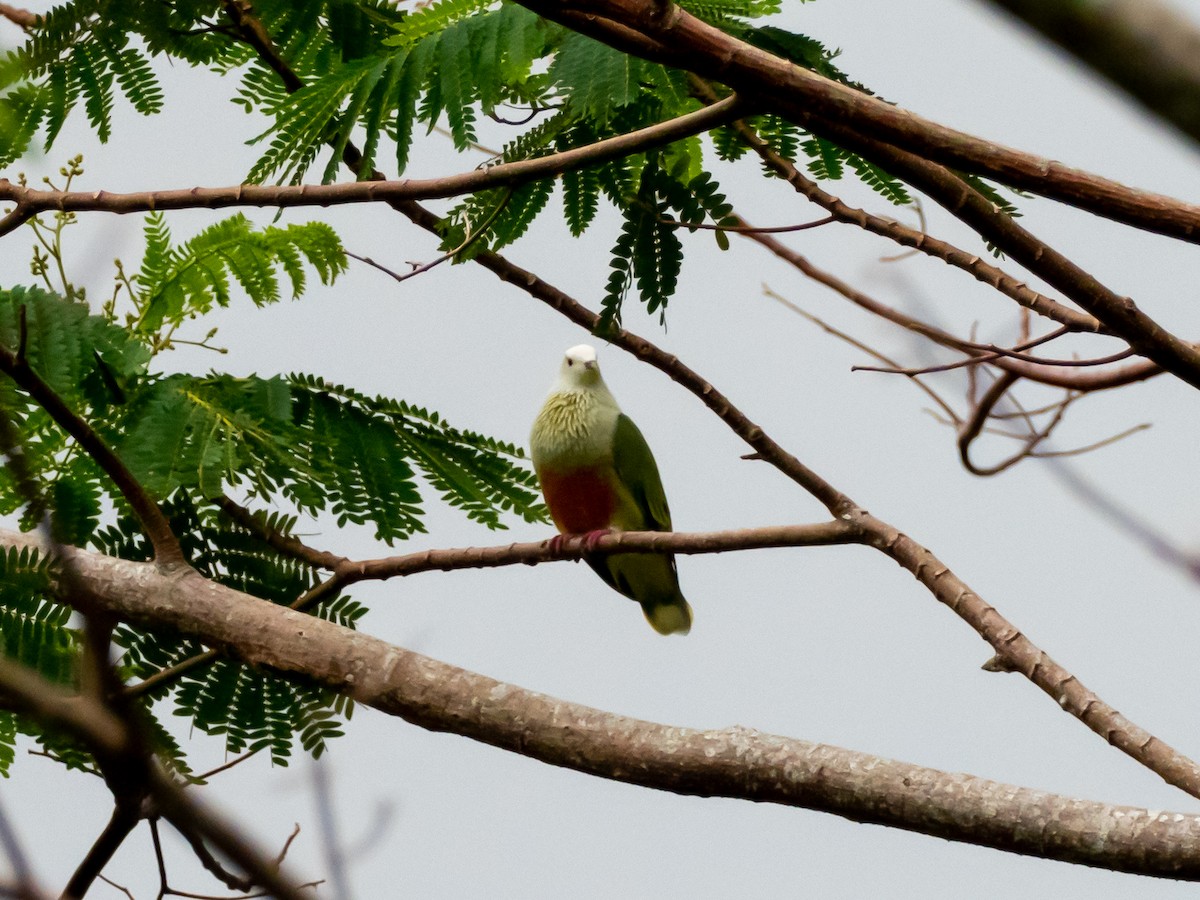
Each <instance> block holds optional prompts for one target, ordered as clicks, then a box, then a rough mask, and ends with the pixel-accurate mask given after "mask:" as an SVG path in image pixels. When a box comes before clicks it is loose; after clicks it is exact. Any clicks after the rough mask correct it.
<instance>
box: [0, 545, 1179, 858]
mask: <svg viewBox="0 0 1200 900" xmlns="http://www.w3.org/2000/svg"><path fill="white" fill-rule="evenodd" d="M35 543H36V542H35V540H34V539H32V538H30V537H28V536H26V535H20V534H15V533H12V532H0V546H4V547H28V546H31V545H33V544H35ZM71 558H72V560H73V563H74V565H75V566H76V567H77V569H78V571H79V572H81V573H82V574H83V576H84V577H85V578H87V579H88V582H89V583H90V584H91V585H93V586H94V588H95V590H96V592H97V595H98V596H99V597H100V598H101V600H102V601H103V602H104V603H105V604H106V606H107V607H108V608H109V609H110V610H111V612H112V613H113V614H115V615H118V616H120V617H121V618H124V619H127V620H129V621H134V622H146V623H149V622H153V623H154V624H155V625H157V626H162V625H167V626H169V627H172V628H177V629H179V630H180V631H183V632H184V633H187V634H191V635H193V636H195V637H198V638H200V639H201V640H203V641H204V642H205V643H209V644H212V645H214V646H217V647H220V648H222V649H223V650H224V651H225V652H226V653H229V654H230V655H233V656H236V657H238V658H240V659H243V660H245V661H246V662H249V663H252V664H254V665H261V666H268V667H271V668H274V669H276V670H278V671H282V672H293V673H303V674H304V675H305V676H307V677H311V678H314V679H316V680H317V681H319V682H320V683H322V684H324V685H325V686H327V687H329V688H332V689H334V690H339V691H343V692H346V693H349V694H352V695H353V696H354V697H355V698H356V699H357V700H358V701H359V702H362V703H365V704H367V705H370V706H373V707H375V708H376V709H379V710H381V711H383V712H386V713H389V714H391V715H396V716H400V717H401V718H404V719H407V720H408V721H410V722H413V723H414V724H417V725H420V726H422V727H424V728H429V729H431V730H435V731H449V732H454V733H457V734H462V735H465V736H467V737H471V738H474V739H476V740H479V741H483V742H485V743H488V744H492V745H494V746H497V747H501V748H503V749H507V750H511V751H513V752H516V753H521V754H523V755H525V756H529V757H532V758H534V759H539V760H542V761H544V762H548V763H551V764H554V765H560V766H565V767H568V768H572V769H575V770H577V771H581V772H586V773H588V774H592V775H597V776H600V777H604V778H610V779H613V780H617V781H625V782H628V783H631V784H638V785H642V786H644V787H652V788H655V789H658V790H665V791H672V792H674V793H679V794H689V795H697V796H705V797H710V796H721V797H733V798H742V799H748V800H757V801H765V802H770V803H780V804H785V805H789V806H800V807H805V808H809V809H816V810H821V811H825V812H830V813H834V814H836V815H840V816H845V817H846V818H850V819H853V820H855V821H860V822H871V823H876V824H882V825H890V826H893V827H899V828H905V829H907V830H911V831H918V832H922V833H925V834H932V835H937V836H939V837H944V838H947V839H950V840H958V841H966V842H968V843H973V844H979V845H982V846H987V847H994V848H996V849H1002V850H1007V851H1009V852H1014V853H1022V854H1026V855H1031V856H1039V857H1043V858H1048V859H1058V860H1063V861H1068V862H1075V863H1082V864H1085V865H1092V866H1100V867H1103V868H1107V869H1113V870H1116V871H1124V872H1138V873H1141V874H1145V875H1158V876H1162V877H1172V878H1179V879H1190V880H1200V816H1194V815H1184V814H1163V813H1160V812H1150V811H1147V810H1143V809H1136V808H1131V807H1115V806H1108V805H1105V804H1100V803H1091V802H1087V801H1082V800H1076V799H1072V798H1068V797H1062V796H1057V795H1054V794H1048V793H1045V792H1042V791H1033V790H1029V789H1026V788H1019V787H1014V786H1011V785H1004V784H999V783H996V782H992V781H987V780H985V779H981V778H975V777H973V776H969V775H961V774H952V773H947V772H940V771H937V770H934V769H927V768H923V767H920V766H913V765H909V764H906V763H901V762H896V761H893V760H887V759H882V758H879V757H875V756H869V755H867V754H862V753H856V752H854V751H850V750H844V749H840V748H836V747H830V746H828V745H823V744H813V743H810V742H808V741H801V740H795V739H791V738H784V737H778V736H774V735H767V734H762V733H759V732H756V731H752V730H749V729H745V728H726V729H720V730H716V731H698V730H695V729H688V728H674V727H668V726H665V725H659V724H656V723H653V722H645V721H639V720H637V719H631V718H628V717H625V716H620V715H616V714H614V713H608V712H603V711H601V710H597V709H592V708H589V707H586V706H581V705H578V704H573V703H568V702H565V701H562V700H557V699H555V698H553V697H547V696H545V695H543V694H538V693H535V692H533V691H527V690H524V689H522V688H519V687H516V686H514V685H510V684H504V683H503V682H499V681H495V680H493V679H490V678H487V677H485V676H482V675H477V674H474V673H471V672H467V671H465V670H463V669H459V668H456V667H454V666H450V665H447V664H446V663H441V662H438V661H436V660H433V659H430V658H428V657H425V656H422V655H420V654H417V653H413V652H411V651H408V650H403V649H401V648H399V647H396V646H393V645H390V644H387V643H385V642H384V641H381V640H379V639H377V638H373V637H370V636H368V635H365V634H361V633H357V632H352V631H347V630H346V629H343V628H341V627H339V626H337V625H335V624H333V623H330V622H326V621H324V620H321V619H314V618H312V617H310V616H305V615H303V614H301V613H297V612H294V611H292V610H288V609H285V608H282V607H280V606H277V605H275V604H272V603H268V602H266V601H263V600H258V599H257V598H254V597H251V596H248V595H246V594H242V593H239V592H238V591H235V590H232V589H230V588H226V587H222V586H221V585H218V584H215V583H213V582H210V581H207V580H205V579H204V578H202V577H201V576H200V575H199V574H197V573H195V572H193V571H180V572H176V573H162V572H160V571H158V570H156V569H155V568H154V567H153V566H150V565H148V564H146V563H136V562H129V561H126V560H118V559H113V558H111V557H105V556H101V555H99V554H95V553H87V552H82V551H75V552H72V553H71ZM980 809H988V810H989V815H987V816H981V815H979V810H980Z"/></svg>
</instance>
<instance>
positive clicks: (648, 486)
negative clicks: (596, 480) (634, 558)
mask: <svg viewBox="0 0 1200 900" xmlns="http://www.w3.org/2000/svg"><path fill="white" fill-rule="evenodd" d="M613 468H614V469H615V470H616V472H617V478H619V479H620V481H621V483H622V484H623V485H625V487H626V488H627V489H628V490H629V492H630V494H632V495H633V499H634V502H635V503H637V505H638V508H639V509H640V510H641V513H642V517H643V518H644V519H645V523H646V524H645V527H646V529H647V530H649V531H670V530H671V509H670V507H668V506H667V495H666V494H665V493H664V492H663V486H662V479H661V478H660V477H659V475H658V465H657V464H656V463H655V462H654V454H653V453H651V452H650V445H649V444H647V443H646V439H645V438H644V437H642V433H641V431H639V430H638V427H637V426H636V425H634V424H633V420H632V419H631V418H629V416H626V415H624V414H622V415H621V416H619V417H618V418H617V427H616V430H615V431H614V432H613Z"/></svg>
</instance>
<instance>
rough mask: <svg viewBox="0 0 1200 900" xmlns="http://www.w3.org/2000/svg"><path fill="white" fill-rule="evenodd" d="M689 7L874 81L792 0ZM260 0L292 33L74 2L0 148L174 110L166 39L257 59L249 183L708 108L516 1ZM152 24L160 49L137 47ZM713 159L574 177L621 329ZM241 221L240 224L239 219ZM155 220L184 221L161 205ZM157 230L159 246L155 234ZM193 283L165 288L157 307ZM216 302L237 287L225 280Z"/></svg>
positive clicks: (661, 305)
mask: <svg viewBox="0 0 1200 900" xmlns="http://www.w3.org/2000/svg"><path fill="white" fill-rule="evenodd" d="M682 5H683V6H684V8H685V9H687V10H688V11H689V12H691V13H692V14H694V15H696V16H698V17H700V18H701V19H704V20H705V21H707V22H709V23H711V24H713V25H715V26H716V27H718V28H721V29H723V30H725V31H727V32H728V33H730V34H731V35H733V36H735V37H737V38H739V39H741V40H744V41H746V42H747V43H750V44H753V45H755V46H757V47H759V48H761V49H763V50H766V51H768V52H770V53H773V54H776V55H779V56H781V57H783V58H785V59H788V60H791V61H792V62H794V63H796V64H797V65H800V66H804V67H806V68H809V69H812V70H813V71H815V72H818V73H819V74H821V75H823V76H825V77H828V78H832V79H834V80H837V81H841V82H843V83H845V84H849V85H852V86H854V87H856V88H859V89H861V90H866V88H864V87H863V86H862V85H860V84H858V83H857V82H855V81H853V80H851V79H850V78H849V77H848V76H847V75H846V74H845V73H844V72H843V71H842V70H841V69H840V68H839V67H838V66H837V65H836V64H835V59H836V57H837V52H836V51H831V50H829V49H828V48H826V47H825V46H824V45H822V44H821V43H820V42H818V41H816V40H814V39H812V38H810V37H808V36H806V35H803V34H795V33H792V32H788V31H786V30H784V29H781V28H779V27H777V26H775V25H772V24H764V23H763V20H764V19H766V18H767V17H769V16H771V15H773V14H774V13H776V12H778V11H779V10H780V8H781V3H780V2H779V0H687V2H685V3H683V4H682ZM253 14H254V15H256V16H257V17H258V19H259V20H260V21H261V23H262V26H263V28H264V30H265V33H266V34H267V35H270V36H271V39H272V41H273V42H274V43H273V44H272V45H271V47H270V52H269V53H268V54H266V55H264V54H263V53H255V52H254V49H253V46H252V45H253V44H254V42H255V38H254V36H253V35H252V34H248V32H247V28H246V27H244V26H241V25H239V24H238V20H237V19H231V18H229V17H227V16H226V14H225V13H223V12H220V11H218V10H215V9H214V8H213V4H211V3H201V2H198V0H187V2H176V3H172V4H162V3H158V2H156V0H138V2H127V3H116V2H114V0H74V2H69V3H67V4H65V5H64V6H61V7H59V8H57V9H56V10H55V11H54V12H53V13H52V14H50V15H49V16H48V17H47V18H46V20H45V21H44V23H43V25H42V26H41V27H40V28H39V29H37V30H36V31H35V32H34V34H33V36H32V37H31V39H30V41H29V43H28V44H27V45H26V46H25V47H23V48H21V49H20V50H18V51H15V52H14V53H12V54H11V55H10V56H9V58H8V59H7V61H6V62H5V64H4V65H3V66H2V67H0V89H6V88H7V89H8V93H7V94H6V95H5V96H4V97H3V98H0V126H2V125H4V124H5V123H7V127H0V134H3V139H2V140H0V162H9V161H11V160H13V159H15V158H17V157H18V156H19V155H20V154H21V153H22V152H23V151H24V150H25V149H26V147H28V146H29V144H30V142H31V141H32V140H33V138H34V137H35V136H36V135H37V134H39V133H40V134H41V135H42V138H43V143H44V145H45V146H46V147H47V148H49V147H50V146H51V145H52V144H53V142H54V140H55V138H56V136H57V135H58V133H59V129H60V128H61V125H62V122H63V121H64V120H65V118H66V116H67V115H68V114H70V112H71V111H72V110H73V109H75V108H76V107H77V106H82V107H83V108H84V110H85V112H86V115H87V116H88V119H89V121H91V123H92V124H93V126H94V127H95V128H96V131H97V133H98V135H99V136H100V138H101V139H102V140H107V138H108V136H109V134H110V133H111V119H112V109H113V108H114V104H115V103H116V102H117V100H118V94H120V95H121V96H123V97H124V98H126V99H127V100H128V102H130V103H131V104H132V105H133V107H134V108H135V109H136V110H138V111H139V112H142V113H144V114H151V113H153V112H155V111H157V110H158V109H159V108H161V106H162V103H163V93H162V89H161V88H160V86H159V84H158V80H157V76H156V74H155V71H154V68H153V67H152V66H150V64H149V62H148V60H147V56H149V57H155V56H160V55H161V56H166V57H169V58H176V59H180V60H183V61H185V62H187V63H190V64H193V65H203V66H208V67H210V68H212V69H214V70H215V71H218V72H221V73H226V72H230V71H232V70H238V71H240V73H241V76H242V80H241V83H240V87H239V88H238V91H237V102H238V103H240V104H241V105H242V106H243V107H244V108H246V109H247V110H249V111H258V112H260V113H262V114H264V115H265V116H266V117H267V118H268V120H269V123H270V124H269V125H268V127H267V128H266V129H265V130H263V131H261V133H259V134H258V135H257V136H256V137H255V138H254V140H255V141H257V142H258V143H259V144H261V145H262V146H263V152H262V155H261V156H260V157H259V159H258V161H257V162H256V163H255V164H254V166H253V167H252V169H251V170H250V172H249V174H248V176H247V180H249V181H265V180H268V179H277V180H279V181H282V182H299V181H300V180H301V179H302V178H304V177H305V176H306V174H307V173H308V172H309V170H310V169H311V168H312V167H313V166H314V165H316V164H318V161H319V160H320V159H321V158H322V157H324V162H323V163H321V170H320V171H321V178H322V180H323V181H330V180H332V179H334V178H335V177H337V175H338V172H339V170H340V167H341V166H342V165H343V163H349V164H350V165H351V167H352V169H353V171H354V172H355V173H356V175H357V177H358V178H360V179H364V178H371V177H376V170H377V169H378V168H379V167H381V166H384V165H385V161H384V158H383V153H384V147H385V145H386V144H388V143H391V145H392V146H393V153H392V164H393V165H394V169H395V171H396V172H397V173H403V172H404V171H405V169H406V167H407V166H408V163H409V160H410V153H411V148H412V141H413V136H414V134H415V132H416V129H417V128H418V127H424V128H428V129H433V128H434V127H436V126H438V125H439V124H441V123H444V124H445V127H446V128H447V129H448V131H449V135H450V137H451V140H452V141H453V144H454V147H455V149H456V150H458V151H460V152H461V151H468V150H471V149H472V148H474V147H475V146H476V141H478V140H479V138H480V134H481V129H484V128H486V129H488V130H489V132H493V131H495V129H496V125H497V124H499V125H503V126H504V127H505V130H506V131H507V132H509V133H510V134H512V133H515V136H513V137H511V138H510V139H508V140H506V141H505V144H504V147H503V149H502V151H501V152H500V154H499V159H501V160H504V161H513V160H519V159H529V158H533V157H536V156H541V155H546V154H551V153H556V152H561V151H563V150H568V149H572V148H575V147H580V146H585V145H587V144H590V143H593V142H594V141H596V140H599V139H602V138H605V137H609V136H612V135H615V134H619V133H622V132H627V131H630V130H634V129H637V128H642V127H646V126H649V125H653V124H655V123H658V122H661V121H664V120H666V119H670V118H672V117H676V116H679V115H682V114H684V113H687V112H690V111H692V110H694V109H696V108H697V107H698V106H699V101H698V100H696V99H695V98H694V97H693V96H692V92H691V90H690V86H689V84H688V82H687V80H686V79H685V77H684V76H683V74H682V73H681V72H679V71H676V70H673V69H669V68H666V67H664V66H662V65H660V64H658V63H651V62H647V61H644V60H641V59H639V58H637V57H634V56H630V55H628V54H625V53H622V52H620V51H617V50H614V49H612V48H610V47H608V46H606V45H604V44H601V43H599V42H597V41H594V40H592V39H591V38H587V37H584V36H583V35H580V34H576V33H574V32H571V31H568V30H566V29H564V28H562V27H561V26H559V25H556V24H554V23H551V22H548V21H545V20H543V19H541V18H539V17H538V16H537V15H535V14H534V13H531V12H530V11H528V10H527V9H525V8H524V7H522V6H519V5H517V4H516V3H514V2H512V0H436V2H433V3H430V4H427V5H423V6H418V7H417V8H416V9H412V10H406V9H402V8H399V7H398V6H396V5H395V4H392V3H389V2H386V0H305V2H302V3H293V2H287V0H260V2H257V3H255V4H254V10H253ZM251 30H252V29H251ZM139 41H140V42H141V44H142V45H143V46H144V50H145V52H139V51H138V50H137V49H135V48H136V47H137V42H139ZM271 53H274V54H275V55H276V56H277V58H278V59H280V60H283V61H285V62H286V65H287V66H288V67H289V68H290V70H291V71H292V72H294V73H295V76H296V79H297V82H296V83H287V84H285V83H284V82H283V81H281V80H280V78H279V77H278V75H277V72H276V71H275V69H274V68H273V67H272V63H271V59H270V54H271ZM514 110H515V111H516V113H515V115H516V117H518V121H517V122H515V123H514V122H511V121H510V119H512V118H513V117H514V113H513V112H512V111H514ZM753 124H754V125H755V127H756V128H757V130H758V132H759V134H760V135H761V136H762V137H763V139H765V140H766V141H767V142H768V143H769V144H770V145H771V147H772V148H773V149H774V150H775V151H776V152H778V153H779V154H780V155H781V156H782V157H784V158H785V159H788V160H796V159H797V158H798V157H799V156H800V155H801V154H802V155H803V157H804V158H805V159H806V160H807V162H808V168H809V171H810V172H811V173H812V174H813V176H814V177H816V178H818V179H836V178H840V177H842V175H843V174H844V172H845V171H846V170H847V169H848V170H849V171H852V172H853V173H854V174H855V175H857V176H858V177H859V178H860V179H861V180H862V181H863V182H864V183H866V184H867V185H869V186H870V187H872V188H873V189H875V190H876V191H878V192H879V193H880V194H881V195H882V196H883V197H885V198H886V199H887V200H889V201H890V202H893V203H899V204H903V203H907V202H909V197H908V194H907V191H906V190H905V188H904V186H903V185H902V184H900V182H899V181H897V180H896V179H895V178H894V177H892V176H890V175H888V174H887V173H885V172H883V171H881V170H880V169H878V168H877V167H876V166H873V165H871V164H869V163H867V162H866V161H864V160H862V159H861V158H860V157H858V156H857V155H855V154H853V153H850V152H848V151H846V150H843V149H842V148H840V147H837V146H836V145H834V144H832V143H830V142H829V141H826V140H824V139H822V138H818V137H815V136H812V135H807V134H805V133H803V132H802V131H801V130H800V129H799V128H798V127H797V126H796V125H794V124H793V123H790V122H787V121H786V120H783V119H781V118H779V117H778V116H758V117H756V118H755V119H754V120H753ZM521 126H524V127H521ZM518 128H520V130H517V129H518ZM352 147H353V150H352V149H351V148H352ZM712 149H713V150H714V151H715V154H716V156H717V157H718V158H722V159H735V158H737V157H739V156H740V155H742V154H744V153H745V151H746V147H745V144H744V143H743V142H742V141H741V140H740V139H739V138H738V137H737V135H736V133H735V132H734V131H733V130H731V129H727V128H723V129H717V130H716V131H715V132H714V133H713V135H712ZM702 171H708V174H709V179H710V180H711V179H712V172H711V170H707V169H706V168H705V164H704V158H703V154H702V145H701V141H700V140H699V139H691V140H688V141H681V142H678V143H676V144H674V145H672V146H670V147H667V148H664V149H662V150H660V151H658V152H656V153H652V154H635V155H633V156H630V157H627V158H625V159H622V160H619V161H616V162H609V163H604V164H601V165H599V166H596V167H595V168H593V169H589V170H584V171H579V172H572V173H569V174H568V175H566V176H565V177H564V178H562V179H561V183H562V197H563V203H562V208H563V210H564V214H565V216H566V219H567V223H568V226H569V228H570V230H571V232H572V233H573V234H576V235H579V234H581V233H582V232H583V231H584V230H586V229H587V227H588V226H589V225H590V224H591V223H592V222H593V221H594V220H595V217H596V214H597V212H598V208H599V200H600V195H601V194H603V195H604V196H605V197H606V198H607V199H608V201H609V202H610V203H611V204H612V205H613V206H614V207H615V208H616V210H617V211H618V212H619V214H620V216H621V219H622V224H621V226H620V228H619V233H618V235H617V237H616V242H615V244H614V247H613V266H614V275H613V277H612V279H610V283H609V285H608V287H607V289H606V292H605V295H604V299H603V312H604V319H605V323H606V326H607V325H611V324H612V323H614V322H616V321H619V319H620V306H621V303H622V302H623V300H624V298H625V296H626V294H627V292H628V289H629V288H631V287H633V286H634V285H636V286H637V295H638V297H639V298H640V300H641V301H642V302H643V303H644V304H646V306H647V308H648V309H650V310H651V311H655V310H657V311H659V312H660V314H662V315H665V311H666V307H667V304H668V303H669V301H670V299H671V297H672V296H673V293H674V291H675V287H676V284H677V282H678V275H679V265H680V257H681V249H680V245H679V242H678V239H677V237H676V236H674V235H672V234H671V233H670V232H669V230H668V226H664V225H662V223H661V222H659V221H657V218H659V217H658V216H657V213H655V212H653V210H654V209H656V208H657V209H658V211H659V212H662V211H665V210H669V209H674V208H675V207H672V206H671V205H670V202H669V201H667V200H665V199H664V197H663V195H664V194H672V193H674V194H677V193H679V190H671V189H669V188H664V186H663V184H662V179H663V178H664V177H670V178H672V179H674V180H675V181H676V182H678V184H679V185H680V186H682V188H681V189H683V190H686V187H687V185H688V184H689V182H690V181H691V180H692V179H693V178H695V177H697V176H698V175H700V174H701V172H702ZM664 172H665V173H667V174H666V175H665V176H664V175H663V173H664ZM767 174H768V175H771V176H773V175H774V173H773V172H770V171H767ZM556 183H557V181H556V180H549V179H548V180H545V181H542V182H537V183H533V184H526V185H520V186H516V187H515V188H514V189H513V190H512V191H511V192H506V191H495V190H493V191H484V192H482V193H480V194H478V195H475V196H472V197H469V198H467V199H465V200H464V201H463V202H462V203H461V204H459V205H458V206H457V207H455V208H454V209H453V210H452V211H451V213H450V214H449V216H448V217H447V219H446V222H445V224H444V242H443V246H444V249H445V250H446V251H447V252H450V251H453V252H455V253H456V257H455V258H456V260H457V261H462V260H465V259H469V258H471V257H472V256H475V255H477V254H479V253H480V252H483V251H485V250H488V249H493V250H494V249H498V248H501V247H504V246H507V245H508V244H511V243H512V242H514V241H516V240H518V239H519V238H520V237H521V236H522V235H524V234H525V233H526V231H527V230H528V228H529V226H530V224H531V223H532V222H533V220H534V219H535V218H536V217H537V216H538V215H539V214H541V213H542V212H543V211H544V210H545V209H546V208H547V206H548V205H549V200H550V197H551V194H552V193H553V191H554V187H555V185H556ZM989 190H990V191H991V192H992V193H994V189H989ZM714 221H715V220H714ZM232 222H233V220H229V224H228V225H227V227H228V228H230V229H231V230H235V228H236V226H235V225H233V224H232ZM718 224H719V223H718ZM152 227H154V228H165V225H164V224H163V223H162V221H161V220H159V221H157V222H155V223H154V224H153V225H152ZM263 237H264V239H265V238H266V235H264V236H263ZM147 238H148V242H149V245H150V246H153V241H154V237H153V236H152V235H150V234H148V235H147ZM208 239H210V240H212V241H214V242H219V241H220V240H221V237H220V235H215V234H214V235H211V236H209V238H208ZM195 249H196V250H197V251H199V250H201V248H199V247H197V248H195ZM230 269H231V271H230V273H229V274H230V275H231V276H232V277H234V278H239V279H240V278H241V277H242V276H243V275H246V276H250V277H253V275H254V270H253V269H241V268H238V267H236V265H235V264H233V261H231V266H230ZM164 287H165V288H166V289H168V290H170V289H172V285H170V284H166V285H164ZM176 299H177V298H176V297H175V296H174V295H168V296H164V297H162V298H160V299H159V300H158V301H156V302H155V303H154V304H153V305H152V306H151V308H150V309H149V310H148V311H147V315H148V317H149V318H148V323H147V324H152V323H153V321H154V318H155V317H156V316H158V315H159V314H161V313H162V312H163V307H164V306H167V305H170V304H171V303H172V302H174V301H175V300H176ZM211 300H215V302H222V300H221V294H220V292H219V290H217V291H216V292H215V293H214V294H213V296H212V298H211Z"/></svg>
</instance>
